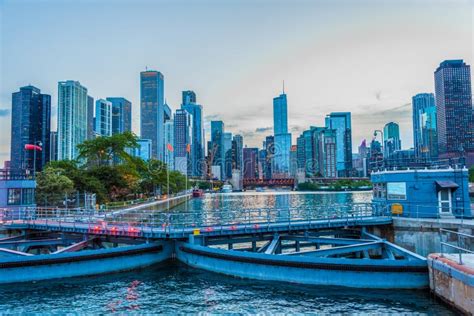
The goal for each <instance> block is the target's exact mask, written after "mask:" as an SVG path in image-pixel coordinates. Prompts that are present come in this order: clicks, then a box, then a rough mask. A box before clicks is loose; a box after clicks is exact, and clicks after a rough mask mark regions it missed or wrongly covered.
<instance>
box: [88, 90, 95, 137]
mask: <svg viewBox="0 0 474 316" xmlns="http://www.w3.org/2000/svg"><path fill="white" fill-rule="evenodd" d="M94 113H95V102H94V98H93V97H91V96H90V95H88V96H87V139H93V138H94V137H95V132H94V130H95V120H94Z"/></svg>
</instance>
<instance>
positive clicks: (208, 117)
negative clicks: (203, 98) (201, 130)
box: [204, 114, 221, 122]
mask: <svg viewBox="0 0 474 316" xmlns="http://www.w3.org/2000/svg"><path fill="white" fill-rule="evenodd" d="M220 117H221V116H220V115H219V114H211V115H206V116H204V120H206V121H208V122H210V121H216V120H219V119H220Z"/></svg>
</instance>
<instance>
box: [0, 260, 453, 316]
mask: <svg viewBox="0 0 474 316" xmlns="http://www.w3.org/2000/svg"><path fill="white" fill-rule="evenodd" d="M0 311H2V313H29V314H32V313H42V314H43V313H57V314H62V313H66V312H67V313H72V312H76V313H94V314H99V313H112V312H116V313H120V314H128V313H129V312H131V311H134V312H137V313H139V312H141V313H144V312H147V313H155V314H156V313H168V314H176V313H198V312H206V313H271V314H273V313H280V314H281V313H289V314H294V313H372V314H382V313H383V314H387V313H420V314H430V315H451V314H453V313H452V312H450V311H449V310H448V309H447V308H446V307H445V306H444V305H440V304H439V303H437V302H436V301H435V300H434V299H433V298H431V297H430V294H429V292H428V291H400V290H396V291H395V290H390V291H388V290H365V289H364V290H360V289H346V288H336V287H316V286H301V285H292V284H283V283H272V282H260V281H253V280H241V279H236V278H231V277H227V276H222V275H218V274H214V273H210V272H205V271H201V270H196V269H192V268H189V267H186V266H184V265H181V264H172V263H169V264H164V265H163V264H161V265H157V266H154V267H150V268H147V269H143V270H141V271H134V272H127V273H117V274H111V275H106V276H99V277H88V278H80V279H78V278H77V279H65V280H61V281H48V282H41V283H30V284H18V285H14V286H12V285H8V286H0Z"/></svg>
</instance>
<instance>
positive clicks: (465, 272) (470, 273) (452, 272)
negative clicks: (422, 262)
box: [428, 253, 474, 287]
mask: <svg viewBox="0 0 474 316" xmlns="http://www.w3.org/2000/svg"><path fill="white" fill-rule="evenodd" d="M428 265H429V267H432V268H434V269H436V270H438V271H441V272H443V273H446V274H447V275H449V276H451V277H453V278H455V279H457V280H458V281H461V282H463V283H464V284H466V285H469V286H471V287H474V269H472V268H469V267H466V266H464V265H460V264H458V263H457V262H454V261H452V260H450V259H448V258H444V257H441V255H440V254H437V253H434V254H430V255H429V256H428Z"/></svg>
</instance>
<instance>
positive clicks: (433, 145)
mask: <svg viewBox="0 0 474 316" xmlns="http://www.w3.org/2000/svg"><path fill="white" fill-rule="evenodd" d="M412 105H413V146H414V149H415V157H417V158H433V157H436V156H438V136H437V130H436V104H435V98H434V94H433V93H419V94H417V95H415V96H414V97H413V98H412Z"/></svg>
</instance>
